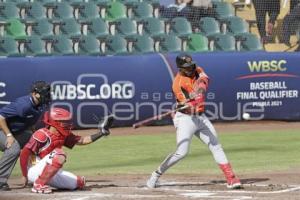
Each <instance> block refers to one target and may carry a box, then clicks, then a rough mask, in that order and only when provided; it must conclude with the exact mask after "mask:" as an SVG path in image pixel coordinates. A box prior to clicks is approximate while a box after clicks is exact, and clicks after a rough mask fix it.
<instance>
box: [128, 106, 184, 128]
mask: <svg viewBox="0 0 300 200" xmlns="http://www.w3.org/2000/svg"><path fill="white" fill-rule="evenodd" d="M188 107H189V105H185V106H183V107H180V108H176V109H174V110H170V111H168V112H165V113H163V114H160V115H155V116H153V117H149V118H147V119H145V120H142V121H139V122H137V123H135V124H133V125H132V127H133V128H139V127H141V126H145V125H146V124H148V123H149V122H152V121H155V120H160V119H162V118H164V117H166V116H168V115H170V114H172V113H174V112H177V111H180V110H184V109H186V108H188Z"/></svg>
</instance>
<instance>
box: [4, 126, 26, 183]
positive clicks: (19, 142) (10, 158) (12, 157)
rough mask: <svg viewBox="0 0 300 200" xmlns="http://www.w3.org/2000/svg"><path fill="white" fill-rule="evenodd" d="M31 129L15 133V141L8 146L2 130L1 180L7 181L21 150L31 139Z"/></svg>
mask: <svg viewBox="0 0 300 200" xmlns="http://www.w3.org/2000/svg"><path fill="white" fill-rule="evenodd" d="M31 134H32V132H31V131H23V132H22V133H19V134H16V135H15V134H14V137H15V139H16V140H15V142H14V143H13V144H12V146H11V147H10V148H9V149H7V148H6V135H5V134H4V133H3V132H2V131H1V130H0V150H1V151H2V152H3V155H2V157H1V158H0V182H1V183H6V182H7V180H8V178H9V176H10V175H11V173H12V171H13V169H14V167H15V164H16V162H17V160H18V158H19V155H20V151H21V149H22V148H23V146H24V145H25V144H26V143H27V142H28V141H29V139H30V137H31Z"/></svg>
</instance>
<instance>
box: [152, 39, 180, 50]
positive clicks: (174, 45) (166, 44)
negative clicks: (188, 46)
mask: <svg viewBox="0 0 300 200" xmlns="http://www.w3.org/2000/svg"><path fill="white" fill-rule="evenodd" d="M155 40H156V42H157V41H159V48H158V51H159V52H162V53H167V52H180V51H182V42H181V39H180V38H179V37H177V36H175V35H162V36H160V37H159V39H155Z"/></svg>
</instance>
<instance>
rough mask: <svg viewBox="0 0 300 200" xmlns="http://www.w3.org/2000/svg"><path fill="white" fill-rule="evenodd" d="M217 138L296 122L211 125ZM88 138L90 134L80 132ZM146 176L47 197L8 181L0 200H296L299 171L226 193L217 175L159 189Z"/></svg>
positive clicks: (250, 181)
mask: <svg viewBox="0 0 300 200" xmlns="http://www.w3.org/2000/svg"><path fill="white" fill-rule="evenodd" d="M215 127H216V129H217V131H218V132H219V134H222V132H226V133H230V132H243V131H250V130H252V129H253V127H255V130H277V131H278V130H286V129H299V130H300V123H299V122H268V121H264V122H251V121H249V122H241V123H215ZM80 132H81V133H83V134H90V133H92V132H93V131H92V130H86V131H80ZM162 132H168V133H170V132H174V128H173V127H172V126H163V127H143V128H139V129H136V130H134V129H132V128H114V129H113V130H112V134H117V135H129V134H144V133H145V134H158V133H160V134H161V133H162ZM148 176H149V174H147V175H136V174H131V175H97V176H93V177H87V188H86V189H85V190H83V191H74V192H70V191H55V192H54V193H53V194H50V195H37V194H33V193H30V188H21V187H20V183H21V181H20V180H19V179H12V180H10V182H9V184H10V185H11V187H12V191H8V192H0V200H17V199H18V200H24V199H32V200H38V199H47V200H48V199H49V200H50V199H56V200H71V199H72V200H92V199H117V200H127V199H157V200H160V199H163V200H165V199H175V200H177V199H178V200H179V199H205V200H206V199H228V200H243V199H262V200H265V199H274V200H283V199H284V200H285V199H300V169H289V170H288V171H275V172H274V171H273V172H268V173H254V174H253V173H252V174H241V175H240V178H241V181H242V183H243V184H244V188H243V189H240V190H228V189H226V185H225V182H224V179H223V176H222V175H221V174H219V175H198V174H197V175H195V174H184V175H170V174H166V175H164V176H163V177H162V178H161V182H160V186H159V187H158V188H156V189H147V188H146V187H145V182H146V180H147V178H148Z"/></svg>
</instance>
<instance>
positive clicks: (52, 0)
mask: <svg viewBox="0 0 300 200" xmlns="http://www.w3.org/2000/svg"><path fill="white" fill-rule="evenodd" d="M39 2H40V3H42V4H43V5H44V4H51V3H56V2H57V0H39Z"/></svg>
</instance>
